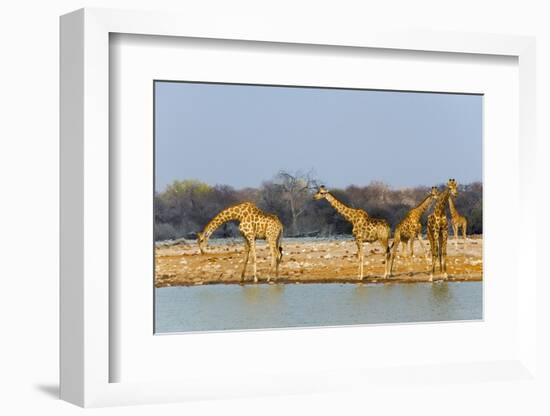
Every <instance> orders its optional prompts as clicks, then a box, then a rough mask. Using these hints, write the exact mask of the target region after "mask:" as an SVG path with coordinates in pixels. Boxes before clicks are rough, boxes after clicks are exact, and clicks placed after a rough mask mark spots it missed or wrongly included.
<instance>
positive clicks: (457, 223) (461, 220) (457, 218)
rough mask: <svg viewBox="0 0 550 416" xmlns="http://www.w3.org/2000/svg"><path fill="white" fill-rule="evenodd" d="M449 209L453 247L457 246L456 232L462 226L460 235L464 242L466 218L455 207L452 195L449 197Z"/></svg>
mask: <svg viewBox="0 0 550 416" xmlns="http://www.w3.org/2000/svg"><path fill="white" fill-rule="evenodd" d="M449 210H450V211H451V227H453V234H454V236H455V247H456V248H458V232H459V230H460V228H461V227H462V237H464V242H466V229H467V228H468V220H467V219H466V217H464V216H463V215H460V214H459V213H458V211H457V210H456V207H455V201H454V199H453V197H450V198H449Z"/></svg>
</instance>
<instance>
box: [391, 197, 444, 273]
mask: <svg viewBox="0 0 550 416" xmlns="http://www.w3.org/2000/svg"><path fill="white" fill-rule="evenodd" d="M437 195H438V192H437V188H436V187H435V186H432V189H431V191H430V193H429V194H428V195H427V196H426V197H425V198H424V199H423V200H422V202H421V203H420V204H418V205H417V206H416V207H415V208H413V209H411V210H410V211H409V212H408V213H407V215H406V216H405V218H404V219H403V220H402V221H401V222H400V223H399V224H398V225H397V227H395V232H394V235H393V243H392V246H391V259H390V276H391V274H392V271H393V261H394V259H395V255H396V252H397V247H398V246H399V243H400V242H401V243H402V244H403V253H404V252H405V251H406V248H407V243H409V242H410V248H411V257H414V251H413V247H414V240H415V239H416V238H417V237H419V239H418V241H420V245H421V246H422V250H423V251H424V255H425V256H426V257H428V252H427V251H426V248H425V247H424V243H423V242H422V224H421V223H420V218H421V217H422V214H424V212H426V210H427V209H428V208H429V207H430V205H431V204H432V202H433V201H434V200H436V199H437Z"/></svg>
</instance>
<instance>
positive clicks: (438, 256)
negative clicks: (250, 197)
mask: <svg viewBox="0 0 550 416" xmlns="http://www.w3.org/2000/svg"><path fill="white" fill-rule="evenodd" d="M442 241H443V233H442V232H441V231H440V232H439V237H438V243H437V246H438V250H437V258H438V260H439V273H442V271H443V256H442V252H441V247H442V244H441V243H442Z"/></svg>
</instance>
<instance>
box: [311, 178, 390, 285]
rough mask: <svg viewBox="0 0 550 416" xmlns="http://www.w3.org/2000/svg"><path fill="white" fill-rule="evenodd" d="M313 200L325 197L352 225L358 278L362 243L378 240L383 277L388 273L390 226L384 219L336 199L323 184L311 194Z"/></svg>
mask: <svg viewBox="0 0 550 416" xmlns="http://www.w3.org/2000/svg"><path fill="white" fill-rule="evenodd" d="M313 198H314V199H315V200H320V199H326V200H327V201H328V202H329V203H330V205H332V206H333V208H334V209H335V210H336V211H338V213H339V214H340V215H342V216H343V217H344V218H345V219H346V220H348V221H349V222H351V224H352V225H353V231H352V234H353V237H354V238H355V243H356V244H357V259H358V261H359V273H358V277H359V280H363V275H364V274H363V263H364V251H363V243H364V242H367V243H374V242H375V241H380V243H381V244H382V247H383V248H384V253H385V256H386V262H385V271H384V277H385V278H387V277H388V275H389V252H390V250H389V245H388V243H389V239H390V226H389V224H388V223H387V221H386V220H383V219H379V218H372V217H370V216H369V214H367V212H366V211H364V210H362V209H359V208H351V207H348V206H347V205H345V204H343V203H342V202H340V201H339V200H338V199H336V198H335V197H334V196H333V195H332V194H331V193H330V192H329V191H328V190H327V189H326V188H325V187H324V186H321V187H320V188H319V190H318V191H317V193H316V194H315V195H314V196H313Z"/></svg>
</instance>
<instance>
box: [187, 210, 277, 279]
mask: <svg viewBox="0 0 550 416" xmlns="http://www.w3.org/2000/svg"><path fill="white" fill-rule="evenodd" d="M232 220H236V221H239V230H240V232H241V234H242V236H243V237H244V266H243V270H242V273H241V283H243V282H244V275H245V272H246V265H247V263H248V257H249V253H250V252H251V251H252V265H253V270H254V283H257V282H258V277H257V275H256V239H257V238H259V239H265V240H266V241H267V244H268V245H269V250H270V251H271V272H272V273H273V272H274V273H275V277H276V278H277V277H278V275H279V263H280V262H281V259H282V257H283V249H282V247H281V237H282V235H283V225H282V224H281V221H279V218H277V216H276V215H273V214H267V213H265V212H263V211H262V210H261V209H259V208H258V207H257V206H256V205H254V204H253V203H252V202H243V203H240V204H237V205H233V206H231V207H229V208H226V209H224V210H223V211H221V212H220V213H219V214H218V215H216V216H215V217H214V218H213V219H212V220H211V221H210V222H209V223H208V224H206V227H204V230H203V231H202V233H201V232H199V233H197V240H198V243H199V249H200V251H201V253H202V254H204V253H205V252H206V245H207V242H208V238H209V237H210V235H211V234H212V233H213V232H214V231H215V230H216V229H217V228H218V227H219V226H220V225H222V224H223V223H225V222H227V221H232ZM270 278H271V276H270V277H268V278H267V281H268V282H269V280H270Z"/></svg>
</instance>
